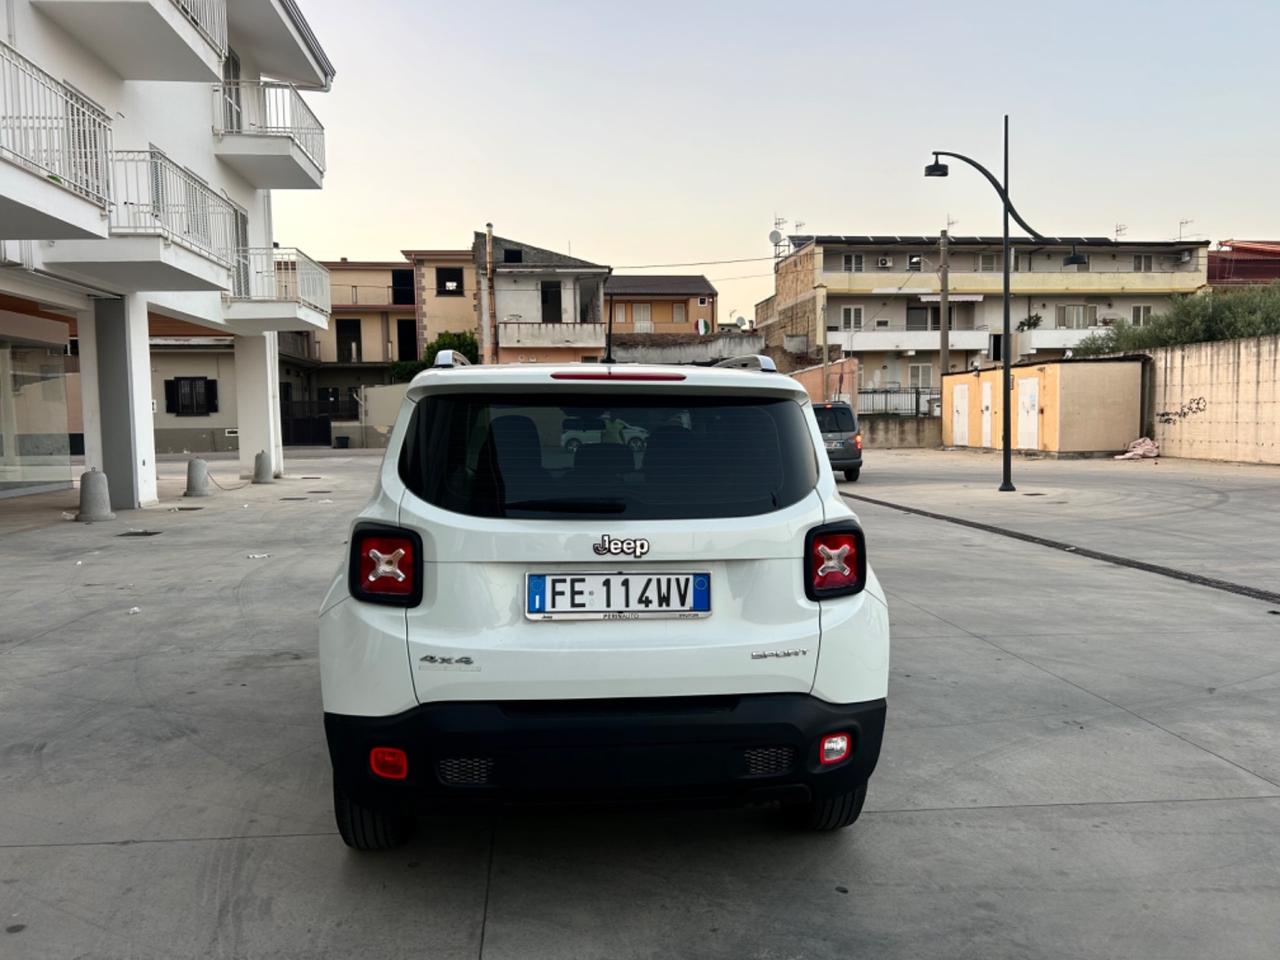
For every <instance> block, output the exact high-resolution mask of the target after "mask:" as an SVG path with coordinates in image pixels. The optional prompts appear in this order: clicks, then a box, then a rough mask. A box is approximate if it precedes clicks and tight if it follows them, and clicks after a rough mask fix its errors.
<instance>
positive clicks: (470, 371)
mask: <svg viewBox="0 0 1280 960" xmlns="http://www.w3.org/2000/svg"><path fill="white" fill-rule="evenodd" d="M492 387H497V388H507V387H513V388H521V389H527V388H544V389H545V390H546V391H547V392H550V391H553V390H560V391H574V392H577V391H579V390H582V391H588V392H615V393H616V392H617V391H618V390H620V389H625V390H627V391H628V392H632V391H645V390H654V391H658V392H682V391H685V390H689V389H693V390H696V391H698V392H703V391H705V392H710V393H715V392H717V391H723V392H725V393H757V392H758V393H772V394H783V395H788V396H792V397H795V398H797V399H803V400H807V399H808V393H807V392H806V391H805V389H804V387H803V386H801V385H800V384H799V383H798V382H796V381H795V380H793V379H792V378H791V377H788V376H787V375H786V374H781V373H775V372H763V371H760V370H746V369H742V368H735V367H692V366H690V367H683V366H674V365H663V364H641V363H610V364H605V363H558V364H557V363H503V364H474V365H471V366H459V367H429V368H428V369H426V370H423V371H422V372H421V373H419V374H418V375H417V376H415V377H414V378H413V380H412V382H411V383H410V384H409V388H408V391H407V393H408V396H409V397H410V398H412V399H415V400H416V399H418V398H420V397H422V396H424V395H426V394H428V393H456V392H470V391H474V390H477V389H485V388H492Z"/></svg>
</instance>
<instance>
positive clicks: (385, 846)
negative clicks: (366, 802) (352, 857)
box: [333, 783, 413, 850]
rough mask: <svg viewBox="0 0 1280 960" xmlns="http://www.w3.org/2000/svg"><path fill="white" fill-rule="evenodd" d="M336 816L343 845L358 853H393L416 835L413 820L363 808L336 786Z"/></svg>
mask: <svg viewBox="0 0 1280 960" xmlns="http://www.w3.org/2000/svg"><path fill="white" fill-rule="evenodd" d="M333 813H334V816H335V817H336V818H337V821H338V833H339V834H340V835H341V837H342V842H343V843H345V844H346V845H347V846H348V847H351V848H353V849H355V850H390V849H391V848H392V847H398V846H400V845H401V844H402V843H404V842H405V841H406V840H408V839H409V837H410V836H411V835H412V834H413V817H412V816H411V815H409V814H407V813H404V812H403V811H399V810H375V809H372V808H370V807H365V806H361V805H360V804H358V803H356V802H355V801H354V800H352V799H351V798H350V797H348V796H347V795H346V794H345V793H343V792H342V788H341V787H339V786H338V785H337V784H336V783H335V784H334V785H333Z"/></svg>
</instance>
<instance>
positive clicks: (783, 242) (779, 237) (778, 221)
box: [769, 214, 790, 263]
mask: <svg viewBox="0 0 1280 960" xmlns="http://www.w3.org/2000/svg"><path fill="white" fill-rule="evenodd" d="M786 225H787V218H786V217H780V216H778V215H777V214H774V217H773V229H772V230H770V231H769V242H770V243H772V244H773V260H774V263H777V262H778V261H779V260H781V259H782V258H783V257H785V256H786V255H787V248H788V247H789V246H790V245H789V244H788V243H787V238H786V235H785V234H784V233H783V232H782V231H783V229H784V228H785V227H786Z"/></svg>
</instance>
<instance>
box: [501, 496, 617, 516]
mask: <svg viewBox="0 0 1280 960" xmlns="http://www.w3.org/2000/svg"><path fill="white" fill-rule="evenodd" d="M503 506H504V507H506V508H507V509H508V510H530V511H539V512H544V511H545V512H546V513H622V512H623V511H625V510H626V509H627V505H626V503H625V502H623V501H622V500H609V499H606V498H604V497H595V498H590V497H588V498H571V497H547V498H545V499H542V500H512V501H511V502H509V503H505V504H503Z"/></svg>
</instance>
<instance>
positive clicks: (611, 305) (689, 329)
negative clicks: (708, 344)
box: [604, 274, 718, 336]
mask: <svg viewBox="0 0 1280 960" xmlns="http://www.w3.org/2000/svg"><path fill="white" fill-rule="evenodd" d="M717 296H718V294H717V292H716V288H715V287H713V286H712V285H711V281H710V280H708V279H707V278H706V277H704V276H701V275H665V276H657V275H654V276H619V275H618V274H614V275H613V276H611V277H609V279H608V280H607V281H606V282H605V285H604V299H605V316H606V317H612V318H613V332H614V333H621V334H626V333H655V334H662V333H684V334H689V333H697V334H702V335H704V336H707V335H713V334H714V333H715V332H716V319H717V317H716V298H717Z"/></svg>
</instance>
